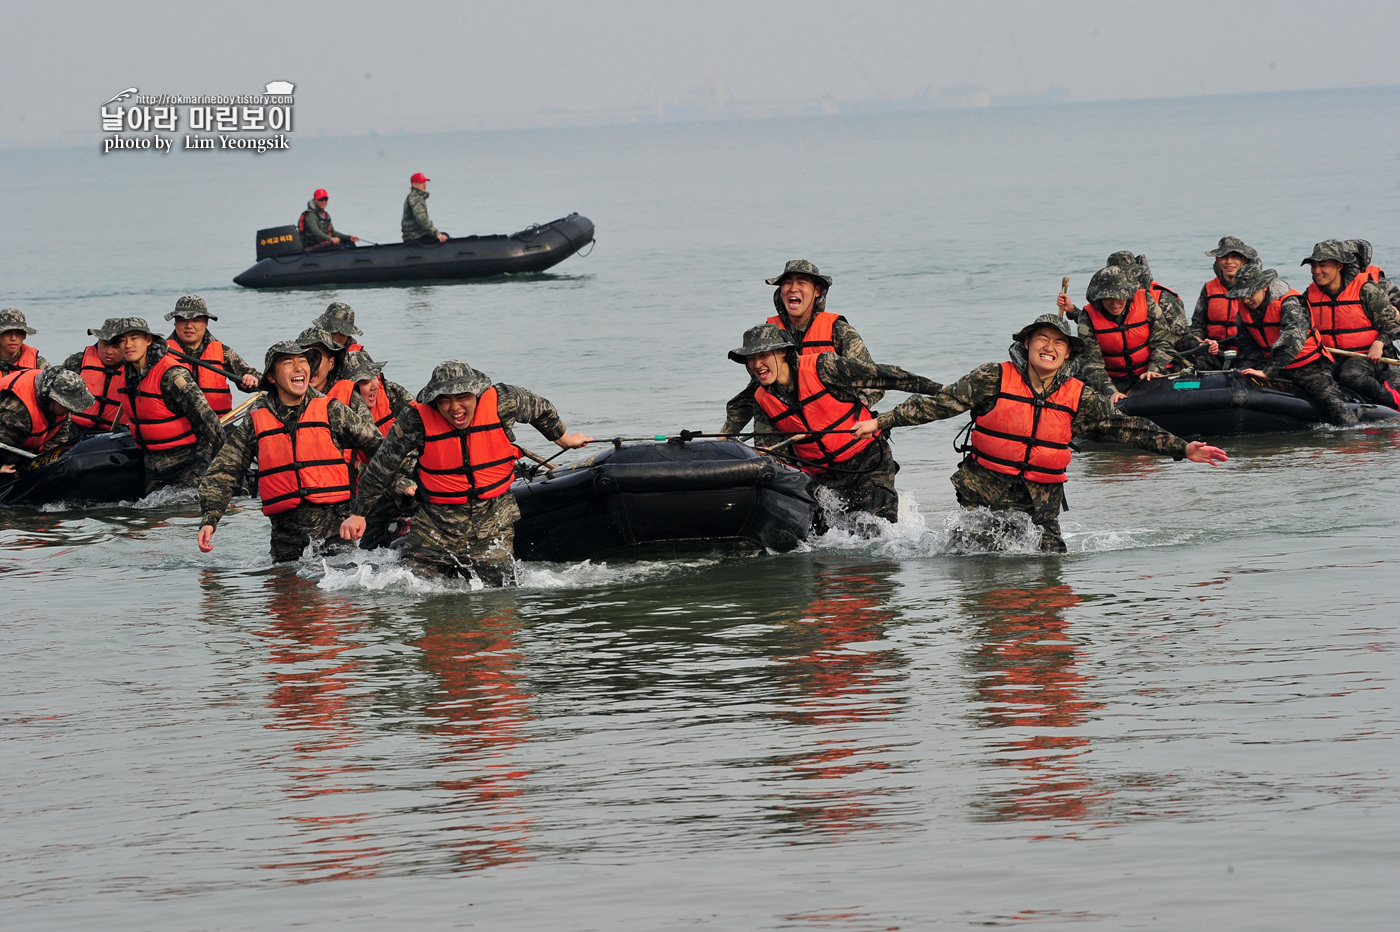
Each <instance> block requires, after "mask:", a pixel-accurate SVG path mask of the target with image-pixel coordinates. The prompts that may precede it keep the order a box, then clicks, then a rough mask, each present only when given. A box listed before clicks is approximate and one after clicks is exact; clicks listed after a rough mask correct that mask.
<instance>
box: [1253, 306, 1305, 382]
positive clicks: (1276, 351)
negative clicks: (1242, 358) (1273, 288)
mask: <svg viewBox="0 0 1400 932" xmlns="http://www.w3.org/2000/svg"><path fill="white" fill-rule="evenodd" d="M1310 332H1312V315H1311V314H1310V313H1309V312H1308V309H1307V307H1306V306H1305V305H1304V304H1303V302H1302V301H1300V300H1298V296H1297V295H1290V296H1289V297H1287V298H1284V299H1283V305H1282V306H1281V307H1280V308H1279V327H1278V339H1277V340H1275V341H1274V345H1273V346H1272V347H1270V348H1269V363H1268V365H1266V366H1265V367H1264V372H1265V374H1267V375H1268V376H1269V377H1270V378H1278V376H1279V374H1280V373H1281V372H1283V369H1284V367H1285V366H1287V365H1288V364H1289V363H1291V362H1292V361H1293V360H1294V359H1295V358H1297V356H1298V353H1299V352H1300V351H1301V350H1302V348H1303V344H1304V343H1306V342H1307V339H1308V334H1309V333H1310Z"/></svg>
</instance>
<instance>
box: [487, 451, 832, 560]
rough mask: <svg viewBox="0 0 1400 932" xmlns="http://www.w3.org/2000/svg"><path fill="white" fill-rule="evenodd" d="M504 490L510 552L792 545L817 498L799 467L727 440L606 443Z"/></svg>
mask: <svg viewBox="0 0 1400 932" xmlns="http://www.w3.org/2000/svg"><path fill="white" fill-rule="evenodd" d="M511 492H512V493H513V494H514V495H515V499H516V501H517V502H518V503H519V505H520V514H521V519H520V521H519V522H518V523H517V524H516V526H515V554H516V556H517V557H519V558H520V559H522V560H549V561H555V562H567V561H574V560H588V559H598V558H605V557H619V556H642V555H665V554H674V553H682V552H694V551H708V550H737V551H744V550H749V551H753V550H762V549H765V548H767V549H770V550H777V551H786V550H791V549H792V548H793V547H795V546H797V544H798V542H799V541H801V540H802V539H803V538H805V537H806V536H807V534H808V532H810V531H811V529H812V512H813V509H814V508H815V507H816V503H815V501H814V500H813V498H812V496H811V493H810V492H809V491H808V488H807V477H806V476H805V475H804V474H803V473H802V472H800V471H799V470H796V469H793V468H792V467H791V466H787V465H785V464H783V463H779V462H777V461H776V460H773V459H772V458H770V457H767V456H762V455H760V454H759V453H757V452H756V451H755V450H754V449H753V448H752V447H748V446H745V445H744V444H742V443H738V442H736V441H733V440H692V441H689V442H686V443H682V442H679V441H672V442H667V443H656V444H650V443H643V444H636V445H632V446H617V447H612V448H609V449H607V450H604V451H603V452H601V453H598V454H596V455H594V456H591V457H589V458H588V459H586V460H584V461H582V462H580V463H576V464H572V465H570V466H566V467H561V468H559V469H556V470H554V471H553V472H552V473H550V474H548V475H546V476H543V477H540V478H537V479H533V480H531V481H529V482H517V483H516V484H515V485H514V486H513V487H512V488H511Z"/></svg>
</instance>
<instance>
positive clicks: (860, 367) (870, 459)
mask: <svg viewBox="0 0 1400 932" xmlns="http://www.w3.org/2000/svg"><path fill="white" fill-rule="evenodd" d="M729 358H730V359H732V360H734V361H735V362H737V363H739V364H741V365H743V366H744V367H745V368H747V369H748V370H749V375H750V376H752V377H753V379H754V381H755V382H756V383H757V385H758V387H757V388H756V389H755V391H754V404H755V407H756V409H757V410H756V411H755V412H754V431H755V432H756V436H755V437H754V443H755V444H756V445H762V446H773V445H775V444H778V443H783V442H788V443H790V445H791V449H792V452H791V454H789V456H790V457H791V458H793V459H794V460H795V464H796V465H797V466H798V467H800V468H801V469H802V471H803V472H805V473H807V474H808V476H810V477H811V481H812V484H813V485H814V486H818V487H821V488H826V489H829V490H830V491H832V492H833V493H835V495H836V497H837V498H838V499H839V500H840V501H841V503H842V505H843V506H844V507H845V508H846V509H847V510H849V511H863V512H866V513H867V514H871V515H874V516H875V517H877V518H884V519H885V520H886V521H890V522H894V521H897V520H898V519H899V493H898V492H897V491H896V490H895V487H894V476H895V473H897V472H898V471H899V463H897V462H895V459H894V455H893V453H892V452H891V451H890V446H889V440H888V438H887V437H885V436H884V435H882V434H879V433H878V432H875V431H873V430H872V431H869V432H867V433H866V434H865V435H863V436H857V435H855V434H854V433H853V432H854V431H855V429H856V427H857V426H858V425H859V424H860V423H862V422H864V423H867V424H870V425H873V424H874V423H875V421H874V420H873V418H874V415H873V414H872V413H871V411H870V409H869V407H867V406H866V405H865V404H864V402H862V401H861V393H862V392H868V391H872V390H875V391H889V390H895V391H901V392H924V393H929V392H935V391H938V390H939V389H941V388H942V387H943V386H942V385H940V384H939V383H937V382H934V381H932V380H931V379H926V378H924V377H923V376H921V375H915V374H914V373H912V372H908V371H906V370H904V369H901V368H899V367H898V366H886V365H881V364H879V363H874V362H867V361H866V360H863V359H855V358H852V357H849V356H840V355H837V354H836V353H833V352H831V351H830V350H828V351H826V352H823V353H807V354H805V355H804V354H803V353H801V352H800V351H799V349H798V347H797V344H796V343H795V342H794V341H793V338H792V334H791V333H790V332H788V331H787V330H784V329H783V328H782V327H779V326H778V325H776V324H759V325H758V326H757V327H750V328H749V329H748V330H747V331H745V332H744V344H743V346H741V347H739V348H738V349H733V350H730V351H729ZM910 400H912V399H910ZM908 403H909V400H906V401H905V402H903V403H902V404H901V405H900V406H899V407H898V408H896V409H895V410H896V411H898V410H900V409H901V408H903V407H904V405H907V404H908ZM808 432H810V433H808ZM803 433H808V436H805V437H802V436H800V435H801V434H803ZM795 436H796V437H799V439H796V440H792V439H790V438H792V437H795Z"/></svg>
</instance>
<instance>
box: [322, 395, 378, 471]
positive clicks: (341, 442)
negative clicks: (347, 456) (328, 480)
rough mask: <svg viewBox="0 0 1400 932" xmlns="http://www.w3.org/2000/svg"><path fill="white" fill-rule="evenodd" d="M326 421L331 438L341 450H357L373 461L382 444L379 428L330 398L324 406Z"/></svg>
mask: <svg viewBox="0 0 1400 932" xmlns="http://www.w3.org/2000/svg"><path fill="white" fill-rule="evenodd" d="M326 420H327V421H328V422H329V423H330V425H331V437H332V438H334V440H335V444H336V446H338V447H340V448H341V449H342V450H351V449H353V450H357V451H358V452H360V453H363V454H365V455H366V456H368V457H370V458H371V459H373V457H374V454H375V453H378V452H379V447H380V445H381V444H382V443H383V442H384V436H383V435H382V434H380V433H379V428H377V427H375V426H374V425H373V424H371V423H367V422H366V421H365V419H364V418H362V417H359V416H358V415H356V414H355V413H354V412H353V411H351V410H350V409H349V408H347V407H346V406H345V405H344V404H343V403H342V402H341V401H339V400H338V399H335V398H332V399H331V401H330V404H328V405H327V406H326Z"/></svg>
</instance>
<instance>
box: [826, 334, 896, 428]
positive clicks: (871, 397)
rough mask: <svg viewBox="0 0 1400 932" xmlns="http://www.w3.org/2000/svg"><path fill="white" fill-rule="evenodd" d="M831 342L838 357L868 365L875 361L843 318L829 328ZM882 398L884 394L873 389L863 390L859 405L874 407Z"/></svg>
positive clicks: (858, 335)
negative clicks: (867, 363)
mask: <svg viewBox="0 0 1400 932" xmlns="http://www.w3.org/2000/svg"><path fill="white" fill-rule="evenodd" d="M831 342H832V343H833V344H835V346H834V348H835V350H836V353H837V355H838V356H845V357H846V358H848V359H859V360H861V361H862V362H869V363H873V362H874V361H875V360H874V358H872V357H871V355H870V350H869V349H867V348H866V346H865V341H864V340H862V339H861V337H860V334H859V333H857V332H856V328H855V327H852V326H851V325H850V323H848V322H847V320H846V318H844V317H838V318H836V324H835V325H834V326H833V327H832V328H831ZM883 397H885V393H884V392H882V391H880V390H878V389H873V388H869V389H865V390H863V391H862V392H861V393H860V400H861V403H862V404H864V405H865V406H866V407H867V408H873V407H875V405H877V404H879V403H880V399H881V398H883Z"/></svg>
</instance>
